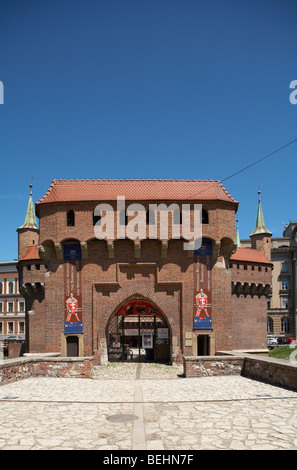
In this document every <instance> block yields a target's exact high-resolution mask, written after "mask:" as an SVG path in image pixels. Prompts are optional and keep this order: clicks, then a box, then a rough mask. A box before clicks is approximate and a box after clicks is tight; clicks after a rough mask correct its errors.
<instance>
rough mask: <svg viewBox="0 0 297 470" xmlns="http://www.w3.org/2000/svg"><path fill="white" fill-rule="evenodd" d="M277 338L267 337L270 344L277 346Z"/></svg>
mask: <svg viewBox="0 0 297 470" xmlns="http://www.w3.org/2000/svg"><path fill="white" fill-rule="evenodd" d="M277 344H278V342H277V339H276V338H267V345H268V346H275V345H277Z"/></svg>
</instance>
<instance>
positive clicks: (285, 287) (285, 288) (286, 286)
mask: <svg viewBox="0 0 297 470" xmlns="http://www.w3.org/2000/svg"><path fill="white" fill-rule="evenodd" d="M282 290H288V279H282Z"/></svg>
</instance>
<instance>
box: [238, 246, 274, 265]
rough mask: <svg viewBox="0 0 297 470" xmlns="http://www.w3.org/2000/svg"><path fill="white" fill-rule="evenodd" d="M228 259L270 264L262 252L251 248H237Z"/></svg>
mask: <svg viewBox="0 0 297 470" xmlns="http://www.w3.org/2000/svg"><path fill="white" fill-rule="evenodd" d="M230 261H246V262H250V263H266V264H271V263H270V261H268V259H267V258H266V257H265V255H264V252H263V251H261V250H255V249H253V248H237V250H236V252H235V253H233V255H232V256H231V258H230Z"/></svg>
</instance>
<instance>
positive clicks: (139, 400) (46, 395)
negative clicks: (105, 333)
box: [0, 363, 297, 451]
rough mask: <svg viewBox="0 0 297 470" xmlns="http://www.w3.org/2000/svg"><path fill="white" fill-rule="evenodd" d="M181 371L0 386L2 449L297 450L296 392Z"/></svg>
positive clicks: (159, 368)
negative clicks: (196, 376) (191, 376)
mask: <svg viewBox="0 0 297 470" xmlns="http://www.w3.org/2000/svg"><path fill="white" fill-rule="evenodd" d="M181 374H182V369H181V368H180V367H177V366H172V367H170V366H165V365H160V364H145V363H138V364H137V363H126V364H110V365H108V366H104V367H102V366H101V367H97V368H96V369H95V371H94V375H93V379H80V378H54V377H46V378H45V377H39V378H29V379H25V380H21V381H19V382H14V383H11V384H6V385H2V386H1V387H0V430H1V432H0V449H1V450H9V449H11V450H21V449H26V450H27V449H28V450H29V449H32V450H39V449H40V450H47V449H49V450H58V449H61V450H62V449H63V450H68V449H70V450H75V449H77V450H85V449H86V450H87V449H88V450H110V451H116V450H122V451H124V450H125V451H127V450H145V449H146V450H165V451H166V450H167V451H170V450H172V451H185V450H188V451H191V450H193V451H195V450H212V449H218V450H228V449H230V450H231V449H234V450H235V449H247V450H256V449H257V450H258V449H263V450H265V449H271V450H280V449H288V450H289V449H291V450H292V449H295V450H297V392H294V391H290V390H286V389H284V388H281V387H276V386H273V385H269V384H266V383H262V382H258V381H255V380H251V379H247V378H244V377H241V376H225V377H201V378H188V379H185V378H183V377H182V376H181Z"/></svg>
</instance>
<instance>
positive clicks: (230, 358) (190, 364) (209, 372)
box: [183, 353, 297, 390]
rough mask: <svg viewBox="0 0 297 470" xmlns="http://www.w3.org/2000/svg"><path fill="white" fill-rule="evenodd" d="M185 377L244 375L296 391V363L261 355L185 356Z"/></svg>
mask: <svg viewBox="0 0 297 470" xmlns="http://www.w3.org/2000/svg"><path fill="white" fill-rule="evenodd" d="M183 359H184V374H185V377H209V376H216V375H242V376H244V377H249V378H252V379H256V380H260V381H264V382H269V383H271V384H273V385H278V386H282V387H287V388H290V389H293V390H297V364H293V363H291V362H290V361H289V360H283V359H274V358H269V357H264V356H260V355H252V354H239V355H232V353H228V355H227V353H226V355H221V356H196V357H184V358H183Z"/></svg>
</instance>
